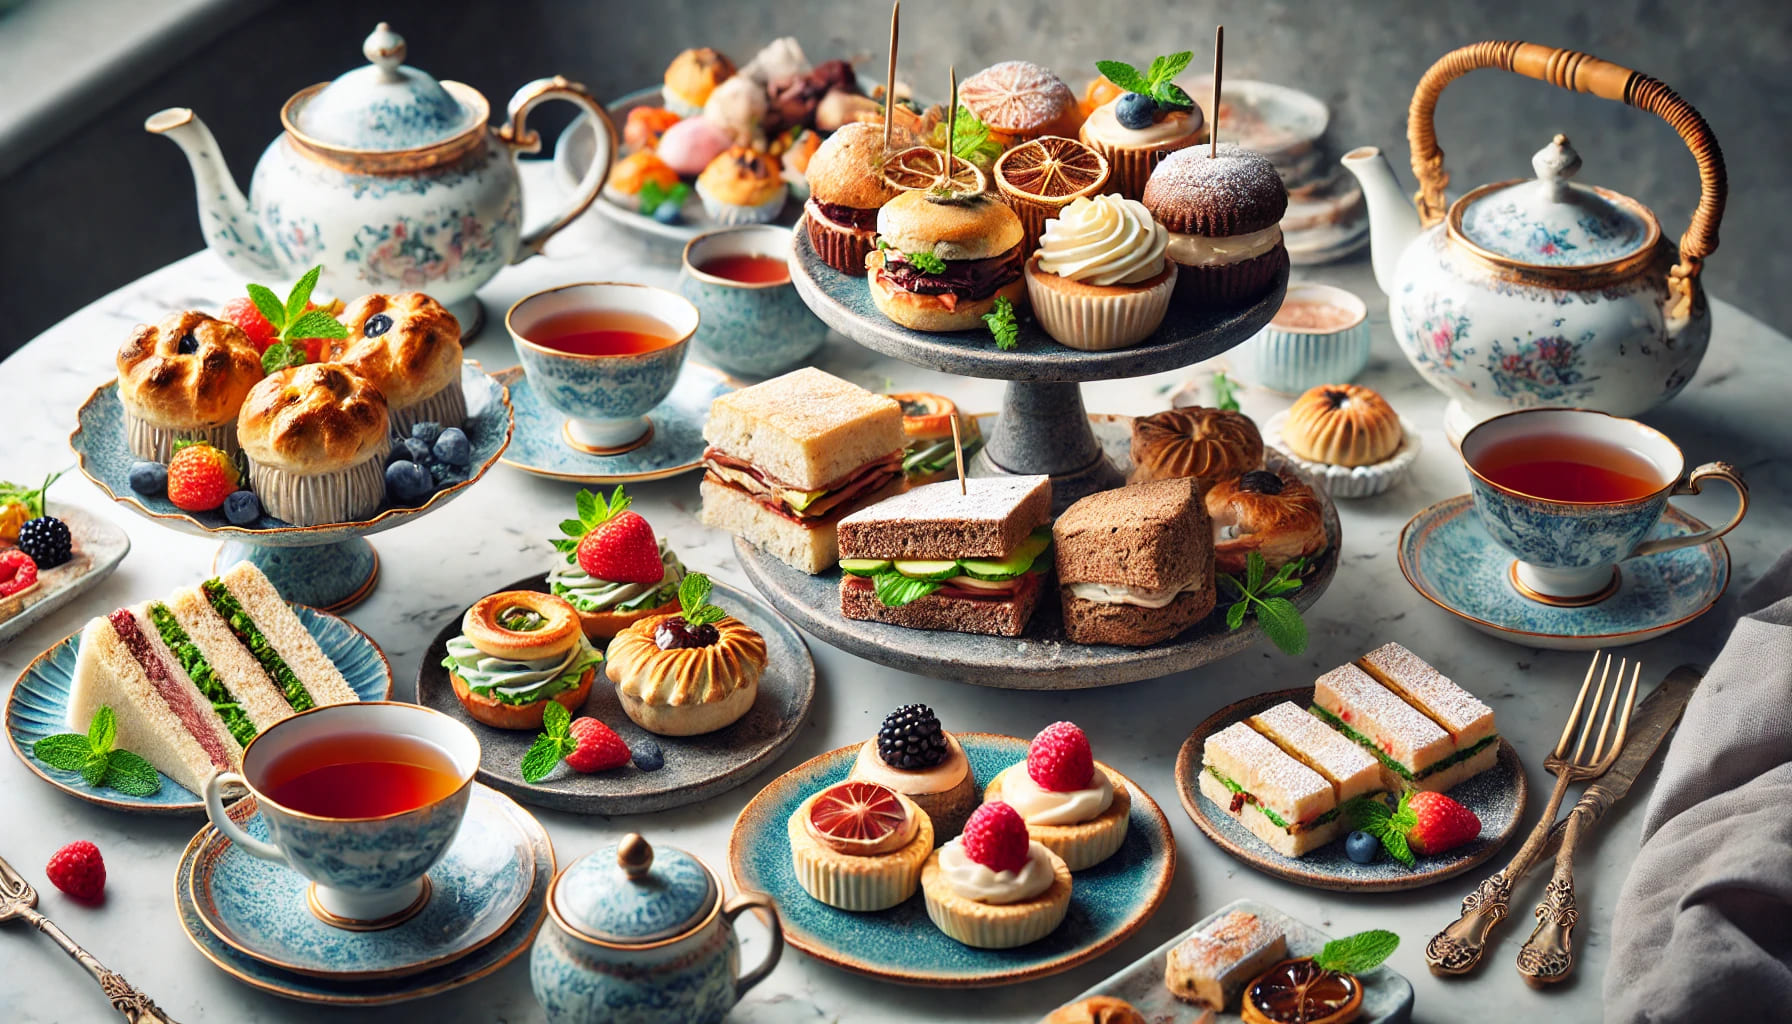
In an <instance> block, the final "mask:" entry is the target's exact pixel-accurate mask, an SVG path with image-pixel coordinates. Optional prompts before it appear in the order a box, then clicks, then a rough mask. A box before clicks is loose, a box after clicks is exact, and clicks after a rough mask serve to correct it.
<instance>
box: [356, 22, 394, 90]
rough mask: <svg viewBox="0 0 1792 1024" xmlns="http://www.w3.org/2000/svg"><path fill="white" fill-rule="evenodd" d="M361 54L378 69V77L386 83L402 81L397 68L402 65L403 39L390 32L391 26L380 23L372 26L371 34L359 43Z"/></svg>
mask: <svg viewBox="0 0 1792 1024" xmlns="http://www.w3.org/2000/svg"><path fill="white" fill-rule="evenodd" d="M361 53H362V54H363V55H364V56H366V58H367V59H368V60H369V61H371V62H372V63H373V65H374V66H375V67H377V68H379V69H380V77H381V78H382V79H384V80H386V81H388V82H397V81H400V80H402V79H403V77H404V76H403V75H400V74H399V73H398V66H399V65H400V64H403V63H404V37H403V36H401V35H399V34H398V33H396V32H394V31H392V26H391V25H388V24H386V23H385V22H383V21H382V22H380V23H379V24H378V25H376V26H374V29H373V32H372V34H371V35H369V36H368V37H367V38H366V40H364V41H363V42H362V43H361Z"/></svg>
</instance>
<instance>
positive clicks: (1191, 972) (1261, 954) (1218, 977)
mask: <svg viewBox="0 0 1792 1024" xmlns="http://www.w3.org/2000/svg"><path fill="white" fill-rule="evenodd" d="M1287 955H1288V940H1287V938H1286V937H1285V936H1284V935H1283V934H1282V930H1281V929H1280V928H1277V927H1276V926H1275V925H1273V924H1270V923H1269V922H1268V921H1265V920H1263V919H1262V918H1261V917H1258V916H1257V915H1256V914H1252V913H1250V912H1248V911H1244V910H1234V911H1232V912H1231V913H1229V914H1227V915H1226V916H1224V917H1222V918H1220V919H1219V920H1217V921H1215V922H1213V923H1212V924H1210V925H1208V926H1207V927H1205V928H1203V929H1201V930H1200V931H1198V932H1196V933H1194V934H1193V935H1190V936H1189V937H1188V938H1186V939H1183V940H1182V941H1181V942H1179V943H1177V944H1176V945H1175V946H1173V947H1171V949H1170V952H1169V955H1168V957H1166V959H1165V963H1164V987H1166V988H1168V989H1169V990H1170V994H1171V995H1173V996H1175V997H1176V998H1177V999H1180V1000H1182V1001H1183V1002H1187V1003H1194V1004H1195V1005H1197V1006H1205V1007H1207V1008H1208V1009H1210V1010H1220V1011H1223V1010H1225V1009H1226V1008H1227V1007H1229V1006H1232V1005H1234V1004H1236V1003H1237V1002H1238V996H1239V993H1241V992H1242V991H1244V987H1245V985H1247V984H1249V983H1250V981H1251V979H1252V978H1255V977H1257V975H1259V974H1262V973H1263V972H1264V971H1266V970H1268V969H1269V967H1270V965H1271V964H1274V963H1275V962H1276V961H1278V960H1281V959H1283V958H1284V957H1286V956H1287Z"/></svg>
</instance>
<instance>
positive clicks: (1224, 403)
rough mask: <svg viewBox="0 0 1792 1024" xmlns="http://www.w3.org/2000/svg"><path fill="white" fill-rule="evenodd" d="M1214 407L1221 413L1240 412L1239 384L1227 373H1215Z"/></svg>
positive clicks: (1220, 371) (1219, 371) (1217, 371)
mask: <svg viewBox="0 0 1792 1024" xmlns="http://www.w3.org/2000/svg"><path fill="white" fill-rule="evenodd" d="M1213 407H1214V408H1215V409H1218V410H1220V411H1221V412H1237V411H1238V382H1237V381H1235V380H1233V379H1232V378H1231V377H1228V376H1226V371H1224V370H1215V371H1213Z"/></svg>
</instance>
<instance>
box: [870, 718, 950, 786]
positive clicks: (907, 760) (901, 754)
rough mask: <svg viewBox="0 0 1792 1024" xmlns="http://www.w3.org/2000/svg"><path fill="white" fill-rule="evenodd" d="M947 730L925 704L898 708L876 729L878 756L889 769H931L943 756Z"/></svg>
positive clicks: (944, 755) (942, 759) (944, 754)
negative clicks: (943, 728)
mask: <svg viewBox="0 0 1792 1024" xmlns="http://www.w3.org/2000/svg"><path fill="white" fill-rule="evenodd" d="M946 749H947V747H946V733H945V731H944V730H942V729H941V728H940V720H939V718H938V717H936V716H935V715H934V713H933V709H932V708H930V707H928V706H927V705H925V704H908V705H904V706H903V707H899V708H897V709H896V710H894V711H892V712H890V713H889V715H888V716H887V717H885V718H884V724H883V726H882V727H881V728H879V729H878V730H877V756H878V757H880V758H882V759H883V762H884V763H885V764H887V765H889V766H890V767H892V768H907V769H909V770H911V771H913V770H919V769H922V768H932V767H933V766H934V765H937V764H939V763H940V762H941V761H944V760H945V759H946Z"/></svg>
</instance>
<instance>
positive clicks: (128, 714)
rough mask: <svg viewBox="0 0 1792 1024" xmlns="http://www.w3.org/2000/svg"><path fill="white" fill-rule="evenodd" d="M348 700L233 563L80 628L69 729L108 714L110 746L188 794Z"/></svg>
mask: <svg viewBox="0 0 1792 1024" xmlns="http://www.w3.org/2000/svg"><path fill="white" fill-rule="evenodd" d="M358 699H359V697H357V696H356V694H355V691H354V690H353V689H351V688H350V687H349V684H348V681H347V680H345V679H344V678H343V677H342V673H341V672H339V671H337V669H336V666H335V665H334V664H332V663H331V662H330V659H329V657H328V656H327V655H325V654H324V652H323V649H322V648H320V647H319V646H318V645H317V641H316V640H315V639H313V638H312V636H311V633H310V632H309V631H308V630H307V629H306V628H305V626H304V624H303V623H301V622H300V621H299V619H298V616H297V615H295V614H294V613H293V611H292V609H291V608H290V607H288V606H287V604H286V602H285V601H283V600H281V598H280V595H279V593H278V592H277V591H276V590H275V589H274V586H273V584H272V583H269V582H268V579H267V577H266V576H264V575H262V573H261V571H260V570H259V569H257V568H255V566H253V565H251V564H249V563H247V562H243V563H239V564H237V565H235V566H233V567H232V568H231V569H230V570H229V571H228V572H225V573H224V574H223V575H221V576H215V577H213V578H211V579H209V580H206V581H205V582H203V583H201V584H199V585H198V586H197V587H185V588H182V589H180V590H177V591H175V592H174V593H173V594H170V595H168V596H167V597H165V598H162V599H158V600H152V601H146V602H143V603H141V604H138V605H134V606H131V607H128V608H119V609H117V610H115V611H113V612H110V613H109V614H106V615H102V616H99V617H97V618H95V619H93V620H91V621H89V622H88V623H87V626H86V628H85V629H83V630H82V632H81V640H80V653H79V655H78V656H77V659H76V662H75V676H74V685H73V687H72V689H71V691H70V694H69V719H68V724H69V727H70V728H71V729H75V730H78V731H85V730H86V728H87V723H88V722H89V720H90V719H91V718H92V717H93V715H94V713H95V712H96V711H98V710H99V708H100V707H101V706H102V705H109V706H111V708H112V709H113V713H114V715H115V716H116V722H117V728H118V733H117V746H118V747H120V748H123V749H128V750H131V751H134V752H136V753H138V754H140V755H142V756H143V757H144V758H145V759H147V760H148V761H149V763H150V764H152V765H154V766H155V768H156V770H157V771H160V772H161V773H162V774H163V775H166V776H168V777H169V778H170V779H173V780H174V781H175V782H177V783H179V784H180V785H182V786H185V787H186V788H187V789H189V790H192V791H193V792H195V793H198V792H201V791H202V790H203V788H204V786H205V779H206V777H207V776H208V775H210V774H211V773H212V772H214V771H240V770H241V769H242V751H243V748H244V747H245V746H247V745H248V743H249V741H250V740H253V739H254V738H255V737H256V735H257V734H259V733H260V732H261V731H262V730H264V729H267V728H268V727H269V726H272V725H273V724H274V723H276V722H279V721H281V720H282V719H285V718H289V717H291V716H292V715H294V714H297V713H298V712H300V711H307V710H310V709H311V708H313V707H318V706H321V705H325V704H345V703H350V702H353V701H356V700H358Z"/></svg>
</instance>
